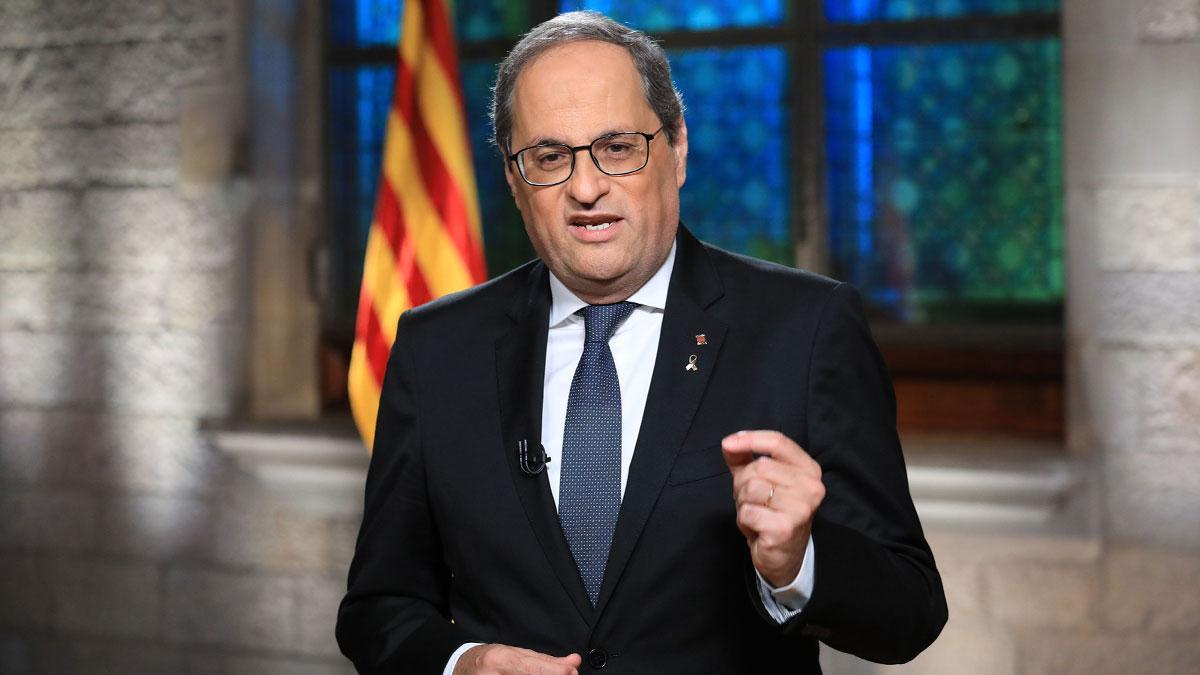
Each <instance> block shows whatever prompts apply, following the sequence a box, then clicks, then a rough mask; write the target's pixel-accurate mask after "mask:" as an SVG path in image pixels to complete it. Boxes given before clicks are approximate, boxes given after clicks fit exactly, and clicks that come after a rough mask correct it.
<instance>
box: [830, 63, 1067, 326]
mask: <svg viewBox="0 0 1200 675" xmlns="http://www.w3.org/2000/svg"><path fill="white" fill-rule="evenodd" d="M1060 69H1061V53H1060V48H1059V43H1058V40H1057V39H1042V40H1026V41H1012V42H983V43H972V44H961V45H959V44H946V45H922V46H885V47H866V46H860V47H847V48H839V49H830V50H828V51H827V52H826V54H825V63H824V70H825V96H826V129H827V137H826V154H827V157H828V161H829V173H828V181H827V183H828V194H829V214H830V229H831V254H832V258H833V264H834V270H835V274H836V275H837V276H839V277H840V278H844V279H847V280H849V281H852V282H854V283H855V284H857V285H858V286H859V287H860V288H862V289H863V290H864V291H865V293H866V296H867V298H868V302H869V304H870V305H871V306H872V308H873V309H874V310H875V311H876V312H878V313H881V314H883V315H886V316H889V317H891V318H894V319H898V320H902V321H912V322H954V321H959V320H963V321H989V320H1000V319H1004V318H1005V317H1007V316H1017V315H1018V314H1019V315H1021V316H1025V317H1028V316H1031V315H1036V314H1037V313H1038V312H1039V310H1045V314H1046V315H1047V316H1056V310H1057V308H1058V307H1059V306H1060V305H1061V301H1062V293H1063V279H1062V255H1063V242H1062V225H1063V223H1062V171H1061V133H1062V132H1061V124H1060V116H1061V110H1060V103H1059V99H1060V88H1061V84H1060Z"/></svg>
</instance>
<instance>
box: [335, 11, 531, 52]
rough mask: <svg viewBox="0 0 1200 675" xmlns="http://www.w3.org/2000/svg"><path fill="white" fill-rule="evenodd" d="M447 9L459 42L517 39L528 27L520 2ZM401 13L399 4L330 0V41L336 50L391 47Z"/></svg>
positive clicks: (525, 14) (398, 28)
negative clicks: (450, 12) (450, 11)
mask: <svg viewBox="0 0 1200 675" xmlns="http://www.w3.org/2000/svg"><path fill="white" fill-rule="evenodd" d="M451 5H452V7H451V9H452V11H453V13H454V30H455V36H456V38H457V39H458V40H460V41H463V42H473V41H478V40H493V39H498V38H505V37H512V36H516V35H520V34H521V33H522V32H523V31H524V30H525V29H526V28H527V27H528V25H529V7H528V4H527V3H524V2H505V1H504V0H458V1H457V2H454V3H451ZM403 10H404V2H403V0H334V2H333V4H332V7H331V9H330V37H331V38H332V40H333V44H334V46H337V47H370V46H378V45H394V44H396V42H397V40H398V39H399V36H400V18H401V16H402V14H403Z"/></svg>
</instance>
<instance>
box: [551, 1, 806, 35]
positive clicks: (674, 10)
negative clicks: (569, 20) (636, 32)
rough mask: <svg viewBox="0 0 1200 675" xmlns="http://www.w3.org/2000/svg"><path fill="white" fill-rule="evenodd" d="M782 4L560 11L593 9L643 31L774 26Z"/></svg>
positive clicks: (593, 4) (783, 12)
mask: <svg viewBox="0 0 1200 675" xmlns="http://www.w3.org/2000/svg"><path fill="white" fill-rule="evenodd" d="M787 7H788V3H787V2H785V1H784V0H755V1H753V2H747V1H745V0H672V1H668V2H644V1H638V0H562V2H559V10H560V11H563V12H570V11H575V10H580V9H593V10H596V11H597V12H601V13H603V14H605V15H607V16H610V17H612V18H613V19H616V20H617V21H621V22H622V23H626V24H629V25H630V26H634V27H636V28H639V29H641V30H645V31H652V32H653V31H658V32H665V31H672V30H692V31H703V30H715V29H718V28H734V27H750V26H775V25H779V24H782V23H784V22H785V21H786V20H787V13H788V12H787Z"/></svg>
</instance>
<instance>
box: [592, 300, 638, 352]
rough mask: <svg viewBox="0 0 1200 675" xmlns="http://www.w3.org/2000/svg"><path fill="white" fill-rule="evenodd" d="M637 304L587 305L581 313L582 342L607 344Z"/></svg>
mask: <svg viewBox="0 0 1200 675" xmlns="http://www.w3.org/2000/svg"><path fill="white" fill-rule="evenodd" d="M635 307H637V303H633V302H615V303H613V304H611V305H588V306H587V307H584V308H583V309H581V310H579V311H580V312H582V313H583V326H584V333H585V335H584V342H608V340H609V339H610V338H611V337H612V336H613V333H615V332H616V330H617V326H620V325H621V322H622V321H624V320H625V319H627V318H628V317H629V315H630V314H632V313H633V309H634V308H635Z"/></svg>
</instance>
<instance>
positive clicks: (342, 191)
mask: <svg viewBox="0 0 1200 675" xmlns="http://www.w3.org/2000/svg"><path fill="white" fill-rule="evenodd" d="M395 73H396V69H395V67H394V66H355V67H331V68H330V69H329V92H328V97H327V98H326V103H327V105H328V106H329V122H330V123H329V127H328V133H329V135H330V138H329V145H328V147H329V173H330V175H331V176H333V177H334V178H335V179H334V180H332V181H330V184H329V185H330V195H329V209H330V215H331V218H332V221H333V222H334V223H337V224H338V225H337V227H338V237H340V238H344V239H342V241H341V242H340V243H339V246H337V247H335V249H334V250H335V251H336V258H335V259H334V260H332V261H331V263H332V270H331V272H332V275H333V283H334V286H335V293H337V297H345V298H357V297H358V287H359V283H360V280H361V275H362V261H363V256H364V254H365V253H366V246H367V232H368V231H369V230H370V228H371V218H372V216H373V214H374V212H375V190H376V188H377V187H378V185H379V170H380V157H381V156H382V153H383V140H384V133H385V130H386V126H387V114H388V108H389V106H390V103H391V99H392V85H393V81H394V80H395ZM353 310H354V305H353V303H352V304H351V306H350V308H349V311H351V312H352V311H353Z"/></svg>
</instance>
